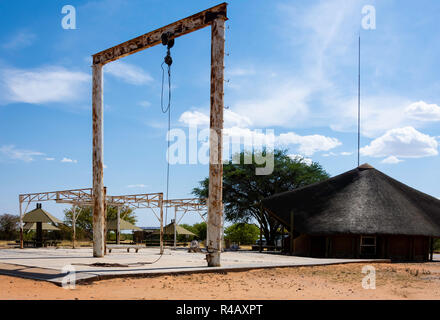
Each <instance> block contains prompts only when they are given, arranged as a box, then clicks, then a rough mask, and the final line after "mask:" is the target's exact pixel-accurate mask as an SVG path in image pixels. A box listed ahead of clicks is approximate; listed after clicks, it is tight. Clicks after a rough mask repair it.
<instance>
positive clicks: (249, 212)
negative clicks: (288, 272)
mask: <svg viewBox="0 0 440 320" xmlns="http://www.w3.org/2000/svg"><path fill="white" fill-rule="evenodd" d="M264 156H266V159H267V158H270V157H267V154H264ZM245 157H247V158H249V157H251V158H250V159H252V163H251V164H245V163H244V159H245ZM233 159H240V161H239V163H238V161H234V162H233V161H232V160H230V161H229V162H227V163H224V164H223V203H224V213H225V218H226V220H228V221H231V222H234V223H235V222H244V223H249V222H252V221H255V220H256V221H257V222H258V224H259V225H260V226H261V228H262V231H263V234H264V237H265V238H266V240H267V242H268V244H274V241H275V238H276V235H277V233H278V232H279V229H280V227H281V225H280V223H279V222H278V221H276V220H275V219H274V218H272V217H271V216H270V215H269V214H268V212H267V211H266V210H265V209H264V207H263V206H262V203H261V200H263V199H264V198H266V197H269V196H272V195H274V194H277V193H280V192H285V191H290V190H294V189H297V188H301V187H304V186H306V185H309V184H312V183H315V182H319V181H322V180H325V179H328V178H329V175H328V173H327V172H326V171H325V170H324V169H323V168H322V166H321V165H320V164H319V163H317V162H312V163H307V162H306V161H305V160H304V159H303V158H300V157H294V158H292V157H290V156H289V155H288V154H287V150H274V151H273V159H274V170H273V172H272V173H271V174H269V175H256V174H255V169H256V168H257V167H261V165H258V164H256V162H255V157H254V154H250V153H249V152H241V153H240V154H237V155H234V156H233ZM208 187H209V178H205V179H204V180H202V181H200V183H199V187H196V188H194V189H193V191H192V193H193V194H194V195H196V196H197V197H199V198H208Z"/></svg>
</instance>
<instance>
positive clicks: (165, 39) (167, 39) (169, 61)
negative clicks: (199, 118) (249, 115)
mask: <svg viewBox="0 0 440 320" xmlns="http://www.w3.org/2000/svg"><path fill="white" fill-rule="evenodd" d="M170 37H171V33H169V32H166V33H163V34H162V44H163V45H166V46H167V55H166V56H165V58H164V61H163V62H162V64H161V65H160V67H161V68H162V90H161V96H160V108H161V110H162V113H168V132H167V182H166V200H168V195H169V189H170V159H169V157H170V155H169V151H170V137H169V135H170V130H171V65H172V64H173V59H172V58H171V51H170V49H171V48H172V47H173V45H174V39H171V38H170ZM164 64H166V65H167V66H168V104H167V107H166V108H165V109H164V104H163V88H164V80H165V70H164V68H163V65H164ZM167 221H168V206H166V207H165V225H166V223H167Z"/></svg>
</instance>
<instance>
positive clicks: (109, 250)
mask: <svg viewBox="0 0 440 320" xmlns="http://www.w3.org/2000/svg"><path fill="white" fill-rule="evenodd" d="M141 248H145V247H143V246H137V245H130V244H116V245H107V251H108V253H111V252H112V250H113V249H127V252H130V249H134V250H135V252H136V253H138V251H139V249H141Z"/></svg>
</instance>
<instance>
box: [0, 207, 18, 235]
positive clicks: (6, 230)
mask: <svg viewBox="0 0 440 320" xmlns="http://www.w3.org/2000/svg"><path fill="white" fill-rule="evenodd" d="M19 221H20V218H19V217H18V216H14V215H12V214H7V213H5V214H2V215H0V239H3V240H13V239H15V238H17V237H18V235H19V233H18V229H19Z"/></svg>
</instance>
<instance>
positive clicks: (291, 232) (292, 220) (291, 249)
mask: <svg viewBox="0 0 440 320" xmlns="http://www.w3.org/2000/svg"><path fill="white" fill-rule="evenodd" d="M293 223H294V215H293V211H290V248H289V252H290V255H293V243H294V242H293V241H294V240H293V229H294V228H293Z"/></svg>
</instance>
